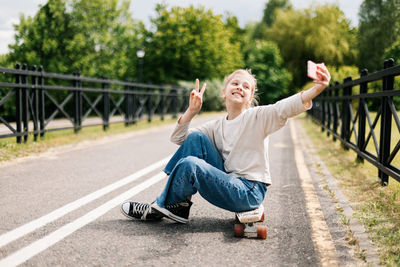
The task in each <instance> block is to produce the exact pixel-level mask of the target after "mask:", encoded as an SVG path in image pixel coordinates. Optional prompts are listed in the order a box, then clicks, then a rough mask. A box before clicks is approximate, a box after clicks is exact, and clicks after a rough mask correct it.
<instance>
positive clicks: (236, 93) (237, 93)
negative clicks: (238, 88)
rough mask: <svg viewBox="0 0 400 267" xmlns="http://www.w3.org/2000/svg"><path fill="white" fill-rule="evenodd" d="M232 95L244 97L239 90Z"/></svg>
mask: <svg viewBox="0 0 400 267" xmlns="http://www.w3.org/2000/svg"><path fill="white" fill-rule="evenodd" d="M232 95H240V96H241V97H243V95H242V94H241V93H239V92H233V93H232Z"/></svg>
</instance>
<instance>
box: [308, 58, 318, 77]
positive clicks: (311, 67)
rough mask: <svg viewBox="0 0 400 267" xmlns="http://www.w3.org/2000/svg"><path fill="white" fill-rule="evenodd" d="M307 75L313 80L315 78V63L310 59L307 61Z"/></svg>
mask: <svg viewBox="0 0 400 267" xmlns="http://www.w3.org/2000/svg"><path fill="white" fill-rule="evenodd" d="M307 76H308V77H310V78H311V79H313V80H316V79H317V64H315V63H314V62H312V61H311V60H309V61H307Z"/></svg>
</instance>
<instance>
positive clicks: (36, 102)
mask: <svg viewBox="0 0 400 267" xmlns="http://www.w3.org/2000/svg"><path fill="white" fill-rule="evenodd" d="M32 71H34V72H36V71H37V68H36V65H33V67H32ZM37 81H38V78H37V76H36V75H32V85H33V86H34V89H33V105H32V113H33V114H32V115H33V116H32V117H33V141H35V142H36V141H37V137H38V133H39V132H38V129H39V127H38V117H39V116H38V115H39V94H38V88H37V85H38V82H37Z"/></svg>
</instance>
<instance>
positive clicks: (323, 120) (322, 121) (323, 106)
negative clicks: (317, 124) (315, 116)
mask: <svg viewBox="0 0 400 267" xmlns="http://www.w3.org/2000/svg"><path fill="white" fill-rule="evenodd" d="M321 96H322V99H321V100H320V101H321V107H322V112H321V124H322V126H321V132H324V131H325V127H324V126H325V117H326V110H325V104H326V100H324V99H323V98H324V97H326V91H325V90H324V91H323V92H322V94H321Z"/></svg>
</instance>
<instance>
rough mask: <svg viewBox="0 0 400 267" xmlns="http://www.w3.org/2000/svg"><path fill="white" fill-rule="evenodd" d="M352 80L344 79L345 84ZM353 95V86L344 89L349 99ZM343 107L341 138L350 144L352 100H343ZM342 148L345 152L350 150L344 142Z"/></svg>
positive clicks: (344, 94)
mask: <svg viewBox="0 0 400 267" xmlns="http://www.w3.org/2000/svg"><path fill="white" fill-rule="evenodd" d="M351 80H352V78H351V76H349V77H347V78H345V79H344V81H343V83H347V82H350V81H351ZM350 95H351V86H346V87H345V88H343V96H344V97H347V96H350ZM342 103H343V105H342V133H341V134H342V135H341V138H342V140H344V141H347V142H349V141H350V120H351V118H350V108H351V106H350V103H351V100H350V99H347V98H345V99H343V102H342ZM342 146H343V148H344V149H345V150H348V149H349V148H348V146H347V145H346V144H345V143H343V142H342Z"/></svg>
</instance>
